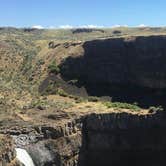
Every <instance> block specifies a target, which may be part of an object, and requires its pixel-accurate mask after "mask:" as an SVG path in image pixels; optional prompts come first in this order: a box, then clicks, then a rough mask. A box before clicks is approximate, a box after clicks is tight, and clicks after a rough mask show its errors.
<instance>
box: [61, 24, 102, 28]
mask: <svg viewBox="0 0 166 166" xmlns="http://www.w3.org/2000/svg"><path fill="white" fill-rule="evenodd" d="M59 28H62V29H72V28H104V26H100V25H93V24H89V25H79V26H72V25H61V26H59Z"/></svg>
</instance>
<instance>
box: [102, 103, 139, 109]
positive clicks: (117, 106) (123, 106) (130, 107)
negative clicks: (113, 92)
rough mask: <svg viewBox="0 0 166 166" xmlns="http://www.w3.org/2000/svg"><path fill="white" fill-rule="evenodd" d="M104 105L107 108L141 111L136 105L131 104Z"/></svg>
mask: <svg viewBox="0 0 166 166" xmlns="http://www.w3.org/2000/svg"><path fill="white" fill-rule="evenodd" d="M104 105H105V106H106V107H107V108H121V109H131V110H135V111H139V110H140V107H139V106H137V105H135V104H129V103H121V102H113V103H112V102H105V103H104Z"/></svg>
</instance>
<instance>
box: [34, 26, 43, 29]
mask: <svg viewBox="0 0 166 166" xmlns="http://www.w3.org/2000/svg"><path fill="white" fill-rule="evenodd" d="M32 28H36V29H44V27H43V26H41V25H33V26H32Z"/></svg>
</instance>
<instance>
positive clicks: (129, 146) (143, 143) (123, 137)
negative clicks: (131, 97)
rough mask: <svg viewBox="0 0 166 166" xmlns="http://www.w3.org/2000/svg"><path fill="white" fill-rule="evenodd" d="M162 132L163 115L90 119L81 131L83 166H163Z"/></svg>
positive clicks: (165, 124)
mask: <svg viewBox="0 0 166 166" xmlns="http://www.w3.org/2000/svg"><path fill="white" fill-rule="evenodd" d="M165 129H166V121H165V115H164V114H163V113H157V114H155V115H141V116H139V115H131V114H127V113H119V114H114V113H112V114H92V115H89V116H87V118H86V119H85V121H84V130H83V135H84V137H83V138H84V144H83V145H84V148H83V153H84V158H85V160H84V161H85V163H84V165H86V166H91V165H94V166H101V165H102V166H110V165H113V166H120V165H124V166H132V165H136V166H137V165H138V166H140V165H142V166H145V165H146V166H147V165H152V166H155V165H165V164H166V159H165V157H164V156H165V152H166V141H165V140H166V134H165V132H164V131H165Z"/></svg>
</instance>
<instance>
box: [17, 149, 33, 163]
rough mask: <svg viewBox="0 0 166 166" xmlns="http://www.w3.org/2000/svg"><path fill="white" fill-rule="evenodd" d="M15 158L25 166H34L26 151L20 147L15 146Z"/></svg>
mask: <svg viewBox="0 0 166 166" xmlns="http://www.w3.org/2000/svg"><path fill="white" fill-rule="evenodd" d="M16 155H17V159H18V160H19V161H20V162H21V163H23V164H24V165H25V166H35V164H34V163H33V161H32V158H31V156H30V155H29V154H28V152H27V151H26V150H24V149H21V148H16Z"/></svg>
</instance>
